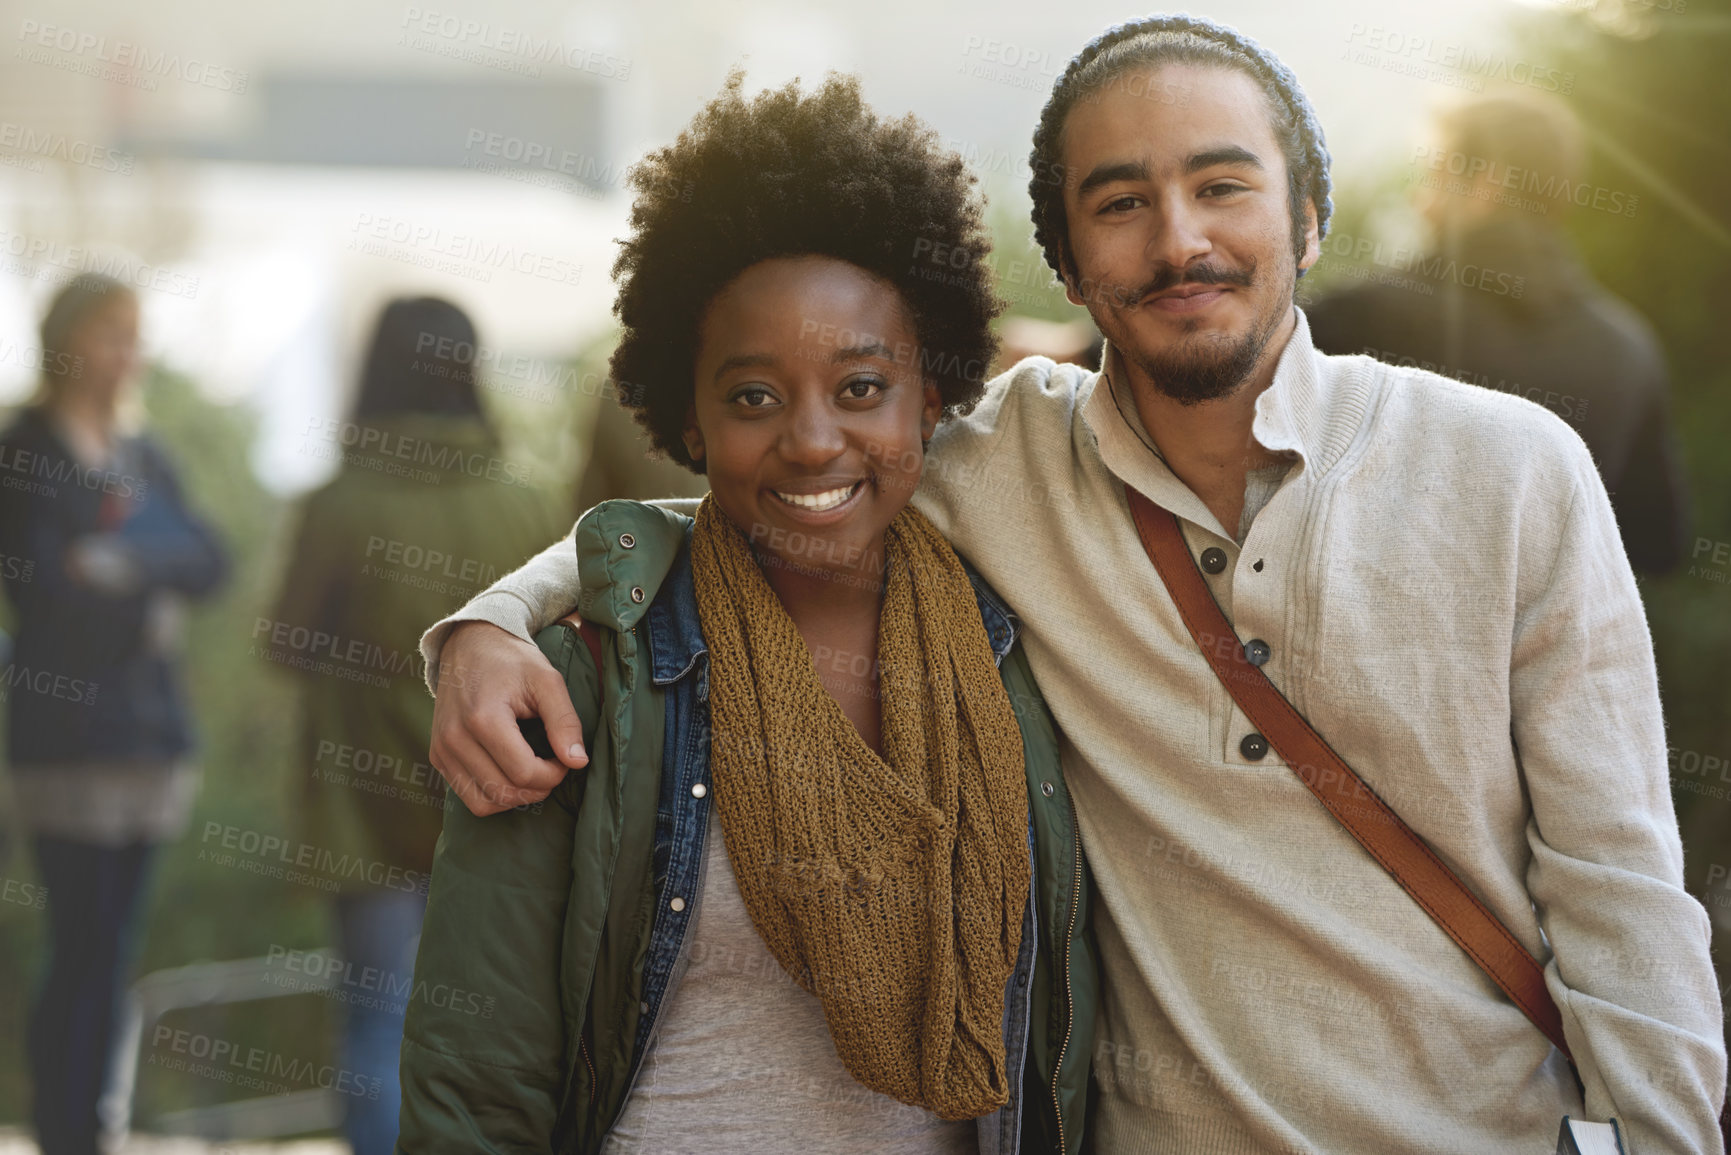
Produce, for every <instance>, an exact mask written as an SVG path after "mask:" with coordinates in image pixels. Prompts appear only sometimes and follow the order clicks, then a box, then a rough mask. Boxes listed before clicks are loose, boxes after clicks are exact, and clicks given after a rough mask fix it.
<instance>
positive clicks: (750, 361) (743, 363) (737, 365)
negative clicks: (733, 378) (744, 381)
mask: <svg viewBox="0 0 1731 1155" xmlns="http://www.w3.org/2000/svg"><path fill="white" fill-rule="evenodd" d="M773 364H775V358H774V357H771V356H770V355H769V354H768V353H738V354H735V355H734V356H732V357H729V358H727V360H725V361H723V362H722V363H721V364H719V365H717V366H716V367H715V378H714V379H715V380H716V381H720V380H721V379H722V377H724V376H726V375H727V374H728V373H729V372H731V371H732V370H734V369H755V368H757V367H759V366H762V365H773Z"/></svg>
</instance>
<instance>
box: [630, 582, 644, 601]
mask: <svg viewBox="0 0 1731 1155" xmlns="http://www.w3.org/2000/svg"><path fill="white" fill-rule="evenodd" d="M631 600H632V601H634V602H640V601H642V600H643V587H642V586H632V587H631Z"/></svg>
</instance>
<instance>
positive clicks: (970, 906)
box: [400, 76, 1097, 1153]
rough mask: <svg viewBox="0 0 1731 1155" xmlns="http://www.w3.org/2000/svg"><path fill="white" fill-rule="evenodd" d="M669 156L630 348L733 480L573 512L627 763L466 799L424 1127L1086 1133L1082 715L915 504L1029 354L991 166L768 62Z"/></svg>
mask: <svg viewBox="0 0 1731 1155" xmlns="http://www.w3.org/2000/svg"><path fill="white" fill-rule="evenodd" d="M633 181H634V186H635V188H636V190H637V193H638V196H637V200H636V202H635V204H634V206H633V212H632V235H631V237H630V238H629V239H628V240H627V241H626V242H625V245H624V253H623V255H622V256H621V257H620V258H619V261H618V263H617V264H616V265H615V269H614V271H615V275H616V277H617V278H618V279H619V282H620V291H619V299H618V304H617V312H618V313H619V316H620V319H621V321H622V322H623V326H624V334H623V337H622V340H621V342H620V345H619V348H618V349H617V351H616V352H615V354H614V357H613V362H612V368H613V375H614V377H615V379H616V380H617V381H618V382H619V383H620V388H621V399H622V401H623V402H624V403H625V404H626V405H627V406H628V407H629V408H631V409H633V410H635V412H636V416H637V418H638V420H639V421H641V422H642V423H643V425H644V426H645V427H646V428H647V429H648V431H649V434H650V437H651V439H652V440H653V441H654V443H655V445H656V446H657V447H658V448H659V449H661V450H663V451H665V452H666V453H668V454H669V455H671V456H672V457H673V458H674V459H675V460H677V461H679V462H681V463H683V464H685V465H687V466H689V467H690V468H691V469H693V470H694V471H696V472H700V473H703V474H704V475H705V476H706V477H707V479H708V481H709V485H710V495H709V497H708V498H706V499H705V500H704V501H703V503H702V505H701V506H700V507H699V508H698V509H697V511H696V517H695V520H693V519H689V518H686V517H683V516H681V515H679V514H677V513H673V512H670V511H667V510H664V509H662V508H659V507H655V506H648V505H641V504H638V503H635V502H622V501H620V502H606V503H603V504H602V505H600V506H598V507H596V508H595V509H594V510H591V511H590V512H589V513H588V514H587V515H585V517H584V518H583V519H582V521H581V522H580V523H579V524H578V528H577V531H576V534H575V548H576V550H577V553H578V557H579V564H580V567H581V571H582V585H583V593H582V600H581V602H580V604H579V607H578V610H579V612H580V615H581V616H580V617H578V616H577V615H575V614H574V615H573V616H572V617H570V618H568V619H566V620H565V621H564V622H563V623H561V624H560V625H557V626H554V627H552V628H550V629H548V630H546V631H543V632H542V634H541V635H540V637H539V638H538V639H537V641H538V644H539V645H540V646H541V648H542V650H543V651H544V652H545V653H546V654H547V655H548V656H549V658H550V659H551V660H552V661H553V663H554V664H555V666H557V667H558V668H559V669H560V670H561V671H562V672H563V673H564V675H565V678H566V682H567V685H568V687H569V689H570V692H571V699H572V702H573V704H574V706H575V707H576V709H577V712H578V714H579V716H580V718H581V720H582V723H583V727H584V734H585V738H586V742H587V745H588V750H589V755H590V760H589V763H588V766H587V767H586V768H585V769H584V770H581V771H576V772H573V773H572V774H570V775H568V776H567V777H566V778H565V780H564V781H563V783H562V784H561V785H560V786H559V788H558V789H557V790H555V791H554V793H553V794H552V795H551V796H550V797H549V798H548V799H547V801H546V802H545V803H543V804H540V805H539V806H537V807H532V808H528V809H524V810H519V811H516V812H509V813H506V814H502V815H499V816H496V817H491V818H481V819H477V818H475V817H473V816H472V815H471V814H470V813H468V811H467V810H466V809H465V808H464V807H463V806H462V805H461V804H460V803H458V804H448V805H447V808H446V815H445V828H444V835H443V837H442V839H441V842H440V849H439V853H438V856H437V857H436V859H435V864H434V869H433V883H432V891H431V896H430V900H429V906H428V912H427V922H426V925H425V929H424V933H423V938H422V942H421V948H420V953H419V956H418V959H417V963H416V973H415V988H414V996H413V998H412V999H411V1003H410V1009H409V1017H408V1023H407V1031H406V1035H407V1037H406V1041H405V1044H404V1048H403V1065H402V1081H403V1110H402V1117H401V1138H400V1148H401V1150H403V1151H407V1152H417V1153H419V1152H434V1151H458V1150H461V1151H464V1152H470V1151H475V1150H484V1151H506V1150H510V1151H552V1150H558V1151H578V1152H594V1151H604V1152H625V1151H645V1152H685V1151H698V1150H701V1151H742V1152H744V1151H749V1152H754V1153H757V1152H796V1151H797V1152H809V1151H824V1152H855V1151H858V1152H862V1153H863V1152H873V1153H876V1152H884V1151H897V1152H900V1151H907V1152H955V1151H968V1152H973V1151H990V1152H1015V1151H1018V1150H1029V1151H1064V1152H1074V1151H1076V1150H1077V1149H1078V1148H1079V1145H1080V1142H1081V1136H1082V1127H1083V1121H1084V1120H1083V1113H1084V1106H1085V1102H1086V1098H1087V1085H1086V1084H1087V1078H1088V1061H1089V1053H1090V1050H1091V1031H1092V1024H1093V1016H1094V1003H1095V990H1096V986H1097V979H1096V976H1095V969H1094V960H1093V950H1092V947H1091V945H1090V942H1089V939H1088V938H1087V927H1086V913H1087V882H1086V877H1085V874H1084V871H1083V863H1082V857H1081V852H1080V846H1079V845H1078V840H1077V835H1076V832H1075V825H1074V821H1073V819H1072V817H1071V814H1070V805H1069V799H1068V795H1067V794H1066V792H1065V790H1064V784H1063V779H1062V776H1061V774H1060V771H1059V765H1058V756H1057V742H1056V737H1055V734H1054V732H1053V729H1052V725H1051V722H1050V719H1049V717H1048V715H1047V714H1046V711H1045V708H1044V705H1043V703H1042V702H1041V700H1040V698H1039V697H1038V694H1037V691H1036V690H1035V687H1034V684H1033V681H1032V678H1031V677H1030V675H1029V674H1028V670H1027V666H1026V664H1025V662H1024V660H1023V658H1022V656H1021V653H1020V651H1019V650H1018V649H1017V647H1016V630H1017V623H1016V621H1015V619H1014V618H1013V617H1012V616H1011V615H1010V614H1009V613H1008V612H1007V611H1006V610H1005V609H1004V608H1003V606H1002V604H1001V603H1000V602H999V601H998V600H997V598H996V597H995V596H994V595H993V594H992V592H991V591H990V590H989V589H987V588H986V587H985V586H984V584H983V583H982V582H981V581H980V580H979V579H978V578H977V577H976V576H974V575H973V574H972V573H971V572H970V571H969V570H968V569H967V568H966V567H965V566H964V565H963V563H962V562H961V561H960V560H959V559H958V558H957V557H956V555H955V553H954V552H953V551H952V550H951V549H950V548H949V545H948V544H947V543H946V542H945V541H944V540H943V538H942V537H941V536H939V535H938V534H937V533H936V532H935V531H934V530H933V529H932V527H931V525H930V524H929V523H928V522H927V521H926V520H925V519H924V518H923V517H922V516H921V515H920V514H918V513H917V512H916V511H914V510H913V509H912V508H910V507H908V505H907V501H908V498H909V496H910V495H911V493H912V491H913V489H914V487H915V485H916V484H917V483H918V481H919V476H920V470H921V467H922V463H923V456H924V454H923V450H924V442H925V440H926V439H927V438H929V437H930V436H931V434H932V432H933V430H934V429H935V428H936V426H937V423H938V422H939V420H940V419H942V418H943V417H944V416H945V415H946V414H947V413H951V412H956V411H959V410H962V409H965V408H967V407H968V406H969V405H971V404H972V403H973V402H974V401H975V400H976V399H977V398H978V397H979V395H980V393H981V392H982V386H983V379H984V375H985V374H984V367H985V366H986V364H987V363H988V362H989V361H990V359H991V352H992V348H993V344H994V341H993V337H992V335H991V330H990V327H989V326H990V320H991V317H992V315H993V313H994V311H995V307H996V305H995V301H994V298H993V295H992V292H991V288H990V283H989V275H990V274H989V269H988V267H987V266H986V264H985V256H986V252H987V244H986V241H985V239H984V236H983V235H982V230H981V227H980V207H979V202H978V200H977V199H976V197H975V196H974V194H973V190H972V188H971V185H972V178H971V177H970V176H969V175H968V173H967V171H966V169H965V167H964V166H963V164H962V162H961V160H960V159H959V158H957V157H955V156H953V155H950V154H945V153H942V152H940V151H939V150H938V149H937V148H936V147H935V144H934V140H933V135H932V134H931V132H930V131H929V130H926V129H924V128H922V127H921V126H920V125H919V124H918V123H917V122H915V121H914V120H913V119H912V118H908V119H904V120H901V121H897V122H890V123H885V122H881V121H879V120H878V119H877V118H876V117H875V116H874V115H873V114H872V113H871V112H870V111H869V110H868V109H866V108H865V107H864V106H863V104H862V103H861V100H860V96H859V91H858V86H857V84H856V83H855V82H853V81H850V80H844V79H837V78H832V79H830V80H829V81H828V82H827V83H826V84H824V85H823V86H822V87H821V88H820V89H819V90H818V91H817V92H815V93H813V94H810V95H801V94H800V93H799V92H798V91H797V89H796V88H794V87H792V86H790V87H788V88H786V89H783V90H781V91H777V92H770V93H765V94H763V95H760V96H758V97H756V98H755V99H752V100H749V101H748V100H746V99H745V98H744V97H743V96H742V95H741V92H740V79H739V77H737V76H735V77H734V78H732V80H730V82H729V85H728V87H727V88H726V89H725V90H724V92H723V93H722V95H721V96H720V97H719V98H718V99H717V100H716V101H715V102H713V103H712V104H711V105H709V107H708V108H706V109H705V110H704V111H703V112H702V113H701V114H700V115H699V116H698V117H697V119H696V120H695V121H694V122H693V124H692V126H691V127H690V128H689V129H688V130H687V131H686V132H685V133H684V134H682V135H681V136H680V138H679V140H678V142H677V143H676V144H674V145H673V146H671V147H669V148H666V149H663V150H661V151H660V152H658V153H655V154H653V155H652V156H651V157H649V158H648V159H647V160H646V161H645V162H643V163H642V164H641V165H639V166H638V167H637V168H636V169H635V170H634V171H633ZM933 252H941V253H942V254H944V256H943V259H942V261H941V262H934V261H931V260H929V255H930V254H931V253H933ZM460 674H461V671H460V670H447V671H445V673H444V675H443V676H445V677H451V676H460Z"/></svg>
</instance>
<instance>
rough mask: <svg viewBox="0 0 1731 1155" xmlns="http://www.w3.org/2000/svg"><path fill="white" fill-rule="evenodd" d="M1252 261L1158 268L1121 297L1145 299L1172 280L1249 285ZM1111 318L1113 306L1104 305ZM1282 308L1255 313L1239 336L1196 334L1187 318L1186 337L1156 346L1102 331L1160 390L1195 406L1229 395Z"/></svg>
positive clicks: (1246, 374) (1254, 358)
mask: <svg viewBox="0 0 1731 1155" xmlns="http://www.w3.org/2000/svg"><path fill="white" fill-rule="evenodd" d="M1255 279H1256V263H1255V262H1254V261H1253V262H1251V263H1250V265H1249V266H1248V267H1247V268H1244V269H1228V268H1224V267H1222V266H1218V265H1208V264H1201V265H1193V266H1191V267H1189V268H1187V269H1183V270H1178V269H1174V268H1172V267H1171V266H1166V267H1164V268H1162V269H1161V270H1160V271H1159V272H1158V273H1157V274H1155V276H1154V277H1152V278H1150V279H1149V280H1148V282H1147V283H1146V284H1144V285H1142V286H1140V287H1139V288H1138V289H1136V290H1135V291H1134V292H1130V293H1126V294H1125V295H1124V299H1125V300H1128V301H1132V302H1138V303H1139V302H1141V301H1144V300H1146V299H1147V298H1148V297H1149V296H1150V295H1152V294H1154V293H1160V292H1164V291H1165V290H1167V289H1170V288H1172V287H1174V286H1176V285H1187V284H1197V285H1236V286H1240V287H1243V288H1250V287H1251V286H1252V285H1254V284H1255ZM1110 311H1111V313H1112V314H1113V318H1114V320H1116V318H1117V314H1118V310H1117V309H1112V310H1110ZM1282 314H1283V310H1280V309H1276V310H1274V311H1273V312H1272V313H1271V314H1270V315H1269V316H1267V317H1259V318H1257V321H1256V324H1255V325H1254V326H1253V327H1252V328H1251V330H1250V331H1249V332H1248V333H1246V334H1244V336H1242V337H1239V338H1237V339H1234V338H1233V337H1231V336H1230V335H1229V334H1225V333H1202V332H1197V331H1196V330H1197V329H1199V328H1200V326H1199V325H1198V324H1197V323H1196V322H1195V321H1191V322H1188V323H1187V326H1186V327H1187V328H1188V329H1190V330H1191V333H1190V335H1189V336H1187V337H1185V338H1181V339H1180V340H1179V341H1177V342H1175V343H1174V344H1173V345H1171V346H1170V347H1168V348H1166V349H1162V350H1159V351H1152V350H1147V349H1141V348H1138V347H1137V346H1136V344H1135V342H1134V339H1133V338H1132V337H1131V335H1130V332H1129V330H1128V328H1127V327H1125V326H1120V325H1116V324H1114V325H1113V326H1112V327H1113V328H1115V329H1118V330H1119V332H1117V333H1110V332H1109V333H1107V334H1106V337H1107V339H1108V340H1110V341H1111V342H1112V345H1113V348H1114V349H1116V350H1117V351H1118V353H1119V355H1120V356H1122V357H1123V358H1124V359H1125V360H1127V361H1129V362H1131V363H1132V364H1134V365H1135V366H1136V368H1138V369H1140V370H1141V371H1142V373H1143V374H1144V375H1145V376H1146V377H1147V378H1148V380H1149V381H1150V382H1152V383H1153V385H1154V387H1155V388H1156V389H1158V390H1160V392H1161V393H1163V394H1165V395H1166V396H1167V397H1170V398H1171V399H1172V400H1174V401H1176V402H1178V403H1179V404H1180V405H1198V404H1201V403H1202V402H1204V401H1216V400H1219V399H1220V398H1222V397H1226V396H1229V395H1230V394H1231V393H1233V392H1234V391H1235V390H1236V389H1237V388H1238V387H1239V386H1240V385H1242V384H1244V382H1245V379H1246V378H1248V377H1249V376H1250V373H1251V370H1253V369H1255V368H1256V365H1257V362H1259V361H1260V360H1261V359H1262V354H1263V352H1264V350H1266V349H1267V348H1268V342H1269V341H1270V340H1271V339H1272V338H1273V336H1274V333H1275V331H1276V330H1277V329H1279V328H1280V319H1281V316H1282Z"/></svg>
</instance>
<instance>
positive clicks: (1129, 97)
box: [1062, 64, 1320, 404]
mask: <svg viewBox="0 0 1731 1155" xmlns="http://www.w3.org/2000/svg"><path fill="white" fill-rule="evenodd" d="M1124 79H1125V82H1124V83H1116V84H1112V85H1107V86H1104V87H1103V88H1102V89H1101V90H1100V91H1099V92H1098V93H1097V94H1096V96H1097V98H1096V99H1090V100H1082V101H1078V102H1077V103H1076V105H1075V106H1074V107H1073V108H1072V109H1071V110H1070V114H1069V117H1068V118H1067V120H1066V121H1065V124H1064V135H1063V142H1062V146H1063V147H1062V157H1063V166H1064V169H1063V171H1064V172H1065V174H1066V180H1065V182H1064V210H1065V214H1066V217H1067V219H1068V222H1069V233H1068V241H1069V254H1070V260H1071V267H1072V273H1071V275H1070V276H1069V277H1067V278H1066V280H1067V282H1068V285H1069V290H1068V292H1069V298H1070V300H1071V302H1073V303H1075V304H1078V305H1082V306H1084V307H1086V308H1087V310H1088V313H1089V315H1091V316H1092V317H1093V318H1094V323H1095V324H1096V325H1098V326H1099V328H1100V332H1101V333H1103V334H1105V336H1106V338H1107V340H1109V341H1111V342H1112V345H1113V347H1114V348H1116V349H1117V350H1118V351H1119V353H1120V355H1122V356H1123V357H1125V358H1126V359H1128V360H1130V361H1131V362H1132V363H1133V364H1135V365H1136V366H1137V367H1139V368H1140V369H1142V371H1143V372H1144V373H1145V374H1147V376H1148V377H1150V378H1151V379H1152V381H1153V382H1154V384H1155V386H1156V387H1157V388H1159V389H1160V390H1161V391H1162V392H1164V393H1166V394H1167V395H1168V396H1171V397H1173V398H1175V399H1177V400H1179V401H1183V402H1186V403H1190V404H1194V403H1196V402H1199V401H1207V400H1212V399H1214V398H1216V397H1222V396H1225V395H1227V394H1229V393H1231V392H1233V391H1234V390H1235V389H1237V387H1238V386H1239V385H1241V384H1242V383H1243V382H1244V380H1245V379H1246V378H1247V377H1248V376H1249V375H1250V374H1251V372H1252V371H1253V370H1254V369H1255V368H1256V367H1257V365H1258V364H1259V363H1260V362H1261V359H1262V358H1263V356H1264V354H1265V352H1266V351H1267V347H1268V344H1269V340H1270V338H1271V337H1272V336H1273V335H1274V333H1275V331H1276V330H1278V329H1279V327H1280V325H1281V323H1282V322H1283V321H1284V320H1285V319H1286V318H1287V316H1288V315H1290V313H1291V310H1292V289H1293V282H1294V279H1295V278H1296V276H1297V269H1298V268H1300V267H1302V268H1309V267H1310V266H1311V265H1312V264H1314V263H1315V261H1316V259H1317V256H1318V255H1319V252H1320V249H1319V244H1318V238H1317V229H1316V214H1315V209H1314V206H1311V207H1310V208H1309V210H1308V212H1307V226H1306V230H1305V237H1304V241H1305V246H1304V255H1303V258H1302V259H1301V260H1295V258H1294V253H1293V247H1294V246H1293V236H1292V217H1291V213H1290V210H1289V208H1288V199H1287V172H1286V163H1285V160H1284V159H1283V157H1282V156H1281V152H1280V146H1279V143H1278V142H1277V141H1276V140H1275V137H1274V128H1273V125H1272V123H1271V121H1270V110H1269V108H1268V101H1267V98H1266V97H1265V96H1264V95H1263V93H1262V91H1261V89H1260V88H1259V87H1258V86H1257V84H1256V82H1255V81H1253V80H1252V79H1251V78H1250V77H1248V76H1246V75H1245V74H1244V73H1242V72H1239V71H1237V70H1234V69H1226V68H1218V67H1198V66H1194V65H1187V64H1168V65H1162V66H1158V67H1156V68H1153V69H1150V70H1149V71H1148V73H1147V74H1146V76H1144V77H1141V78H1137V81H1134V82H1133V81H1132V80H1131V78H1128V77H1126V78H1124ZM1155 91H1159V92H1169V91H1181V92H1185V93H1187V94H1188V96H1187V99H1185V100H1183V101H1177V102H1167V101H1157V100H1150V99H1148V98H1147V96H1146V94H1147V93H1149V92H1155Z"/></svg>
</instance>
